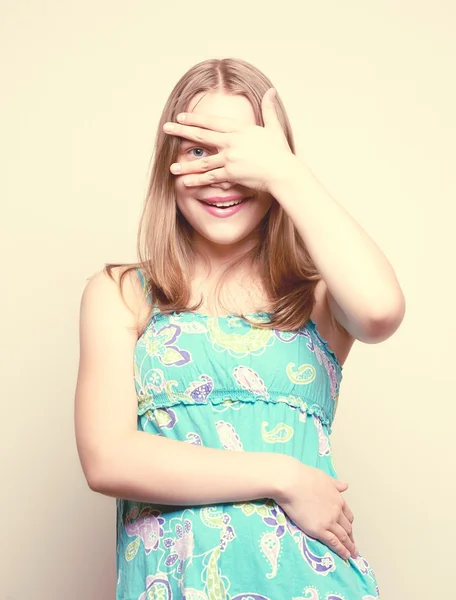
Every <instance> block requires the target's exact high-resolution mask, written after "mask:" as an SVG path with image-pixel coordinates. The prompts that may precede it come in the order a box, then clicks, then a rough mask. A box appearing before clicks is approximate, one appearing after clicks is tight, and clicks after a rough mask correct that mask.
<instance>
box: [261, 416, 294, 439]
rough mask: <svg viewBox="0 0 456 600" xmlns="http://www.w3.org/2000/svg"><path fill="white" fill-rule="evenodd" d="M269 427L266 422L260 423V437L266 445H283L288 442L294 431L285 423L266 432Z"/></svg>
mask: <svg viewBox="0 0 456 600" xmlns="http://www.w3.org/2000/svg"><path fill="white" fill-rule="evenodd" d="M268 425H269V423H268V422H267V421H263V422H262V423H261V436H262V438H263V440H264V441H265V442H268V444H277V443H281V444H285V443H286V442H288V441H290V440H291V438H292V437H293V434H294V429H293V427H291V426H290V425H286V424H285V423H279V424H278V425H276V426H275V427H274V428H273V429H271V431H267V430H266V427H267V426H268Z"/></svg>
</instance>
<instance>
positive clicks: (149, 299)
mask: <svg viewBox="0 0 456 600" xmlns="http://www.w3.org/2000/svg"><path fill="white" fill-rule="evenodd" d="M136 273H137V274H138V278H139V281H140V283H141V287H142V289H143V292H144V295H145V297H146V300H147V303H148V304H152V292H151V290H150V288H149V284H148V282H147V281H146V278H145V277H144V273H143V271H142V269H139V268H137V269H136Z"/></svg>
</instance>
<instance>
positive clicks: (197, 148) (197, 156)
mask: <svg viewBox="0 0 456 600" xmlns="http://www.w3.org/2000/svg"><path fill="white" fill-rule="evenodd" d="M191 152H198V154H193V157H194V158H202V157H203V153H204V152H206V150H204V148H200V147H199V146H195V147H194V148H190V149H189V150H187V154H190V153H191ZM200 152H201V154H199V153H200Z"/></svg>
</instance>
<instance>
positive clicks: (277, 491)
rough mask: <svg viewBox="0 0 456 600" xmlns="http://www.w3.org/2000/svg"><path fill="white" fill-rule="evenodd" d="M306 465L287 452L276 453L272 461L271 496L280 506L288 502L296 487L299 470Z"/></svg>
mask: <svg viewBox="0 0 456 600" xmlns="http://www.w3.org/2000/svg"><path fill="white" fill-rule="evenodd" d="M302 467H305V465H303V464H302V463H301V462H300V461H299V460H298V459H296V458H293V457H292V456H288V455H287V454H275V455H274V460H272V461H271V473H270V484H271V493H270V498H271V499H272V500H274V502H276V503H277V504H278V505H279V506H281V505H283V504H287V503H288V502H289V500H290V497H291V495H292V490H293V489H294V487H295V481H296V479H297V477H298V470H299V469H302Z"/></svg>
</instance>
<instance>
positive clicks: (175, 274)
mask: <svg viewBox="0 0 456 600" xmlns="http://www.w3.org/2000/svg"><path fill="white" fill-rule="evenodd" d="M271 87H274V86H273V85H272V83H271V81H270V80H269V79H268V78H267V77H266V76H265V75H264V74H263V73H262V72H261V71H259V70H258V69H257V68H256V67H254V66H253V65H251V64H249V63H247V62H245V61H243V60H239V59H231V58H226V59H222V60H217V59H214V60H206V61H203V62H200V63H198V64H197V65H195V66H194V67H192V68H191V69H190V70H189V71H187V73H185V75H183V77H181V79H180V80H179V81H178V83H177V84H176V86H175V87H174V89H173V90H172V92H171V94H170V96H169V98H168V100H167V102H166V105H165V107H164V109H163V113H162V116H161V119H160V123H159V126H158V130H157V135H156V140H155V147H154V154H153V162H152V168H151V174H150V180H149V185H148V190H147V194H146V199H145V203H144V208H143V213H142V216H141V219H140V223H139V230H138V239H137V253H138V258H139V262H138V263H137V264H134V265H119V264H107V265H106V266H105V269H104V270H105V271H106V272H107V273H108V274H109V276H111V277H112V273H111V271H112V269H113V268H114V267H119V266H127V268H126V269H125V270H124V271H123V272H122V275H121V278H120V286H121V288H122V280H123V278H124V276H125V275H126V274H127V273H128V271H130V270H132V269H136V268H140V269H141V270H142V272H143V274H144V277H145V279H146V283H147V290H148V291H150V293H151V296H152V298H153V304H154V305H156V306H158V307H159V308H160V310H161V311H163V312H174V311H176V312H181V311H187V310H191V311H195V310H197V309H198V308H199V307H200V306H201V302H200V303H199V304H198V305H197V306H189V303H190V297H191V287H190V285H189V282H188V281H187V280H186V274H187V273H189V271H190V267H191V266H192V265H193V264H194V260H195V250H194V247H193V246H192V244H191V230H190V226H189V224H188V223H187V222H186V220H185V219H184V217H183V216H182V215H181V214H180V212H179V211H178V209H177V205H176V201H175V200H176V196H175V187H174V176H173V175H172V173H171V172H170V170H169V167H170V165H171V163H173V162H175V160H176V158H177V154H178V150H179V140H178V139H177V138H176V137H175V136H170V135H167V134H165V133H164V132H163V125H164V124H165V123H166V122H168V121H176V116H177V114H178V113H180V112H185V111H186V110H187V109H188V105H189V103H190V101H191V100H192V99H193V98H194V97H195V95H196V94H199V93H201V92H212V91H221V92H224V93H228V94H235V95H236V94H237V95H241V96H244V97H245V98H247V99H248V100H249V101H250V103H251V105H252V107H253V110H254V113H255V117H256V119H257V124H258V125H260V126H263V125H264V122H263V118H262V112H261V99H262V97H263V95H264V94H265V92H266V91H267V90H268V89H269V88H271ZM276 109H277V115H278V118H279V121H280V123H281V125H282V128H283V130H284V133H285V136H286V139H287V141H288V144H289V146H290V149H291V151H292V152H293V153H295V146H294V140H293V134H292V131H291V126H290V123H289V120H288V117H287V114H286V111H285V108H284V106H283V104H282V102H281V100H280V98H279V97H278V95H277V96H276ZM261 227H262V235H260V236H259V241H258V244H257V246H256V247H255V248H253V249H252V250H251V251H249V252H248V253H246V254H245V255H244V256H243V257H241V259H239V260H238V261H236V263H235V264H238V263H240V262H243V261H246V260H250V261H252V263H251V264H255V265H256V266H257V267H258V268H259V272H260V274H261V278H262V284H263V286H264V290H265V292H266V294H267V297H268V299H269V306H270V307H271V310H270V311H268V312H271V316H270V319H269V320H268V321H267V322H266V323H264V322H260V323H258V322H256V321H255V324H256V326H258V327H268V328H276V329H282V330H288V331H292V330H296V329H299V328H301V327H304V326H305V325H306V323H307V321H308V319H309V318H310V315H311V313H312V310H313V307H314V303H315V298H314V291H315V287H316V285H317V283H318V281H319V280H320V279H321V276H320V275H319V273H318V271H317V268H316V266H315V264H314V261H313V260H312V258H311V256H310V254H309V253H308V251H307V249H306V247H305V244H304V242H303V240H302V238H301V236H300V234H299V233H298V232H297V230H296V228H295V226H294V224H293V222H292V221H291V219H290V218H289V217H288V215H287V214H286V213H285V211H284V210H283V208H282V207H281V206H280V204H279V203H278V202H277V201H274V202H273V204H272V207H271V209H270V211H269V213H268V214H267V215H266V217H265V219H264V220H263V222H262V224H261ZM233 265H234V263H233V264H231V265H230V267H229V268H232V267H233ZM222 279H223V278H220V281H221V280H222ZM152 308H153V307H151V312H152ZM241 316H243V317H244V318H246V317H245V316H244V315H241ZM149 317H150V315H149Z"/></svg>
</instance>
